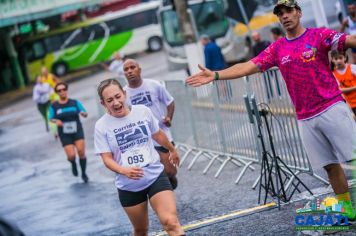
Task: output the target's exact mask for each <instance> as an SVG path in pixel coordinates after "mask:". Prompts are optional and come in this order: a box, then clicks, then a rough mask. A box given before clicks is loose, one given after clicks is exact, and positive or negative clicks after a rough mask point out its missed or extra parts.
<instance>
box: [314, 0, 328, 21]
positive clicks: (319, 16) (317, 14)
mask: <svg viewBox="0 0 356 236" xmlns="http://www.w3.org/2000/svg"><path fill="white" fill-rule="evenodd" d="M311 4H312V8H313V13H314V18H315V22H316V27H326V28H328V27H329V24H328V20H327V19H326V14H325V10H324V6H323V4H322V2H321V0H313V1H311Z"/></svg>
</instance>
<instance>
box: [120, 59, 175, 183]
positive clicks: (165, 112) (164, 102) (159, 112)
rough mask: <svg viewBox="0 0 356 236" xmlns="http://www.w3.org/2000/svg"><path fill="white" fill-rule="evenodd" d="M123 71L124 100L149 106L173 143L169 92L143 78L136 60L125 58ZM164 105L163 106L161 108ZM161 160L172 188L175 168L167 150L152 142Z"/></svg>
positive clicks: (158, 84)
mask: <svg viewBox="0 0 356 236" xmlns="http://www.w3.org/2000/svg"><path fill="white" fill-rule="evenodd" d="M124 72H125V76H126V79H127V82H128V85H126V86H125V87H124V90H125V91H126V97H127V100H126V102H127V103H128V104H130V105H137V104H142V105H145V106H146V107H148V108H150V109H151V111H152V113H153V115H154V116H155V118H156V119H157V120H158V121H159V127H160V129H162V130H163V131H164V133H165V134H166V135H167V137H168V139H169V141H170V142H171V143H172V144H173V145H174V142H173V138H172V134H171V132H170V130H169V127H171V125H172V120H173V113H174V99H173V97H172V96H171V95H170V94H169V92H168V91H167V90H166V89H165V88H164V87H163V86H162V85H161V84H160V83H159V82H157V81H155V80H150V79H143V78H142V77H141V68H140V65H139V64H138V62H137V61H135V60H133V59H127V60H126V61H125V63H124ZM163 107H164V108H163ZM154 146H155V149H156V150H157V151H158V153H159V156H160V158H161V162H162V164H163V165H164V170H165V171H166V173H167V175H168V178H169V181H170V182H171V184H172V187H173V189H175V188H176V187H177V185H178V180H177V178H176V174H177V168H176V167H175V166H173V165H172V164H171V163H170V161H169V151H168V150H167V149H166V148H165V147H162V146H161V145H159V144H158V143H156V142H154Z"/></svg>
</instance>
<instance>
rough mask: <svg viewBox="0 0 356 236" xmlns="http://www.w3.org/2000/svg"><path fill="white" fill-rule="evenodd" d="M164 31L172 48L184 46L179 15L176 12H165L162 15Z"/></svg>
mask: <svg viewBox="0 0 356 236" xmlns="http://www.w3.org/2000/svg"><path fill="white" fill-rule="evenodd" d="M162 19H163V21H162V23H163V25H162V26H163V31H164V34H165V37H166V40H167V42H168V43H169V44H170V45H172V46H178V45H182V44H183V38H182V34H181V33H180V31H179V23H178V17H177V13H176V12H175V11H164V12H163V13H162Z"/></svg>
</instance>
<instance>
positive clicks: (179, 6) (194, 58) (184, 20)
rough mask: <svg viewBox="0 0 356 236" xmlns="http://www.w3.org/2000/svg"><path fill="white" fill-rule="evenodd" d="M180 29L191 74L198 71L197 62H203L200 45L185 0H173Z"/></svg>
mask: <svg viewBox="0 0 356 236" xmlns="http://www.w3.org/2000/svg"><path fill="white" fill-rule="evenodd" d="M174 4H175V7H176V12H177V15H178V20H179V24H180V26H181V27H180V30H181V32H182V35H183V40H184V50H185V54H186V56H187V62H188V67H189V70H190V72H191V73H192V74H195V73H197V72H198V71H199V68H198V64H203V62H204V59H203V57H202V55H203V52H202V48H201V46H199V45H198V43H197V33H196V32H195V31H194V28H195V29H196V28H197V27H194V26H193V22H192V19H191V18H192V17H191V15H189V12H188V4H187V0H174Z"/></svg>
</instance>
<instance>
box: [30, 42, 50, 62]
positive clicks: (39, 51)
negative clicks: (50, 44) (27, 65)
mask: <svg viewBox="0 0 356 236" xmlns="http://www.w3.org/2000/svg"><path fill="white" fill-rule="evenodd" d="M45 55H46V50H45V48H44V45H43V43H42V41H37V42H34V43H33V44H32V46H30V47H29V48H28V50H26V58H27V59H28V61H34V60H37V59H40V58H43V57H44V56H45Z"/></svg>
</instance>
